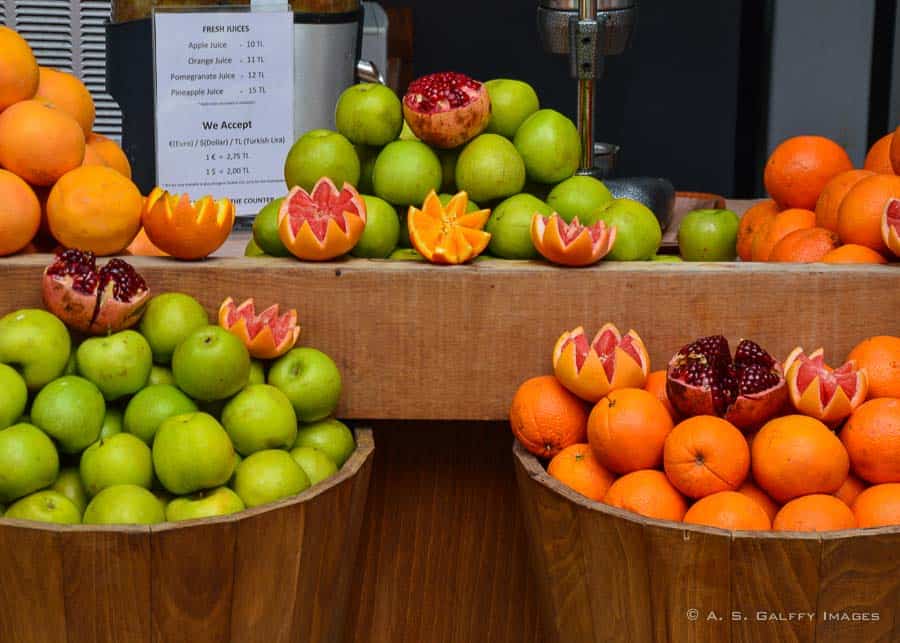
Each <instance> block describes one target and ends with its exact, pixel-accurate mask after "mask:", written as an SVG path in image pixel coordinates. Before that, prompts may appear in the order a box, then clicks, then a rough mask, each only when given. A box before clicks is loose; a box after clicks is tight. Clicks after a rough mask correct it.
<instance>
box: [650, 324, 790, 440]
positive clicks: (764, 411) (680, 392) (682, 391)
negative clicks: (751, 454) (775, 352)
mask: <svg viewBox="0 0 900 643" xmlns="http://www.w3.org/2000/svg"><path fill="white" fill-rule="evenodd" d="M666 394H667V395H668V396H669V400H670V401H671V402H672V405H673V406H674V407H675V409H676V410H677V411H678V412H679V413H681V414H682V415H683V416H685V417H691V416H694V415H717V416H719V417H723V418H725V419H726V420H728V421H729V422H731V423H732V424H734V425H735V426H737V427H738V428H741V429H745V430H749V429H753V428H756V427H758V426H761V425H762V424H763V423H765V422H766V421H767V420H769V419H771V418H772V417H774V416H775V415H776V414H777V413H778V412H779V411H780V410H781V408H782V406H783V405H784V403H785V401H786V400H787V386H786V385H785V381H784V372H783V371H782V369H781V364H779V363H778V362H777V361H776V360H775V359H774V358H773V357H772V356H771V355H769V354H768V353H767V352H766V351H765V350H763V349H762V348H761V347H760V346H759V344H757V343H756V342H752V341H750V340H749V339H744V340H741V342H740V344H738V347H737V350H736V351H735V353H734V358H733V359H732V357H731V348H730V347H729V345H728V340H727V339H725V338H724V337H722V336H721V335H713V336H712V337H703V338H701V339H698V340H697V341H695V342H693V343H692V344H688V345H687V346H685V347H684V348H682V349H681V350H680V351H678V352H677V353H675V356H674V357H672V359H671V360H670V361H669V368H668V371H667V373H666Z"/></svg>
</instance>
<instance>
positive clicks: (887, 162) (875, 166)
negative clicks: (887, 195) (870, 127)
mask: <svg viewBox="0 0 900 643" xmlns="http://www.w3.org/2000/svg"><path fill="white" fill-rule="evenodd" d="M893 140H894V133H893V132H891V133H890V134H886V135H885V136H883V137H881V138H880V139H878V140H877V141H876V142H875V144H874V145H872V147H871V148H869V153H868V154H866V161H865V163H864V164H863V168H864V169H866V170H869V171H870V172H875V173H876V174H896V173H895V172H894V168H893V167H892V166H891V143H892V142H893Z"/></svg>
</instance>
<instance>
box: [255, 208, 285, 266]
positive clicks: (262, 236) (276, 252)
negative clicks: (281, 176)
mask: <svg viewBox="0 0 900 643" xmlns="http://www.w3.org/2000/svg"><path fill="white" fill-rule="evenodd" d="M283 202H284V197H281V198H279V199H273V200H272V201H269V203H267V204H266V205H265V206H263V209H262V210H260V211H259V213H257V215H256V218H255V219H254V220H253V241H255V242H256V245H257V246H258V247H259V249H260V250H261V251H262V252H264V253H266V254H267V255H272V256H273V257H290V256H291V253H290V252H288V249H287V248H285V247H284V243H283V242H282V241H281V236H280V235H279V234H278V210H279V209H280V208H281V204H282V203H283ZM248 256H249V255H248Z"/></svg>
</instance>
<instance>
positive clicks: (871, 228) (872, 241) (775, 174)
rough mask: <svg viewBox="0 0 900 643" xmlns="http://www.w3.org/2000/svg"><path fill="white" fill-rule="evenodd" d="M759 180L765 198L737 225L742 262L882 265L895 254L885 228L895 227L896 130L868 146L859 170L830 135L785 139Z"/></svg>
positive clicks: (899, 180)
mask: <svg viewBox="0 0 900 643" xmlns="http://www.w3.org/2000/svg"><path fill="white" fill-rule="evenodd" d="M765 185H766V190H767V191H768V193H769V196H770V197H771V198H770V199H768V200H766V201H762V202H760V203H758V204H757V205H755V206H754V207H752V208H751V209H750V210H748V211H747V212H746V213H745V214H744V216H743V218H742V220H741V224H740V228H739V230H738V247H737V250H738V255H739V256H740V258H741V259H742V260H743V261H779V262H791V263H812V262H824V263H868V264H884V263H887V262H888V261H889V260H895V259H896V256H898V255H900V245H898V241H897V240H896V239H897V234H898V233H897V232H895V233H894V234H893V235H891V234H890V229H891V228H890V226H891V225H893V226H894V228H896V227H897V226H900V128H898V130H897V133H893V132H892V133H890V134H888V135H887V136H885V137H884V138H882V139H881V140H879V141H878V142H876V143H875V144H874V145H873V146H872V148H871V150H870V151H869V153H868V156H867V157H866V161H865V165H864V166H863V168H861V169H854V167H853V163H852V161H851V160H850V157H849V156H848V155H847V152H846V151H845V150H844V148H842V147H841V146H840V145H838V144H837V143H836V142H834V141H832V140H830V139H827V138H823V137H821V136H797V137H795V138H791V139H788V140H786V141H784V142H783V143H781V145H779V146H778V147H777V148H776V149H775V151H774V152H773V153H772V155H771V156H770V157H769V160H768V162H767V163H766V168H765ZM892 204H894V205H892ZM890 208H893V210H891V212H890V213H888V210H889V209H890ZM889 221H890V223H889Z"/></svg>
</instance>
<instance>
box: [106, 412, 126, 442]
mask: <svg viewBox="0 0 900 643" xmlns="http://www.w3.org/2000/svg"><path fill="white" fill-rule="evenodd" d="M122 423H123V420H122V411H120V410H119V409H111V408H107V409H106V415H104V416H103V426H101V427H100V439H101V440H102V439H104V438H109V437H112V436H114V435H116V434H117V433H121V432H122V430H123V429H122Z"/></svg>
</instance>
